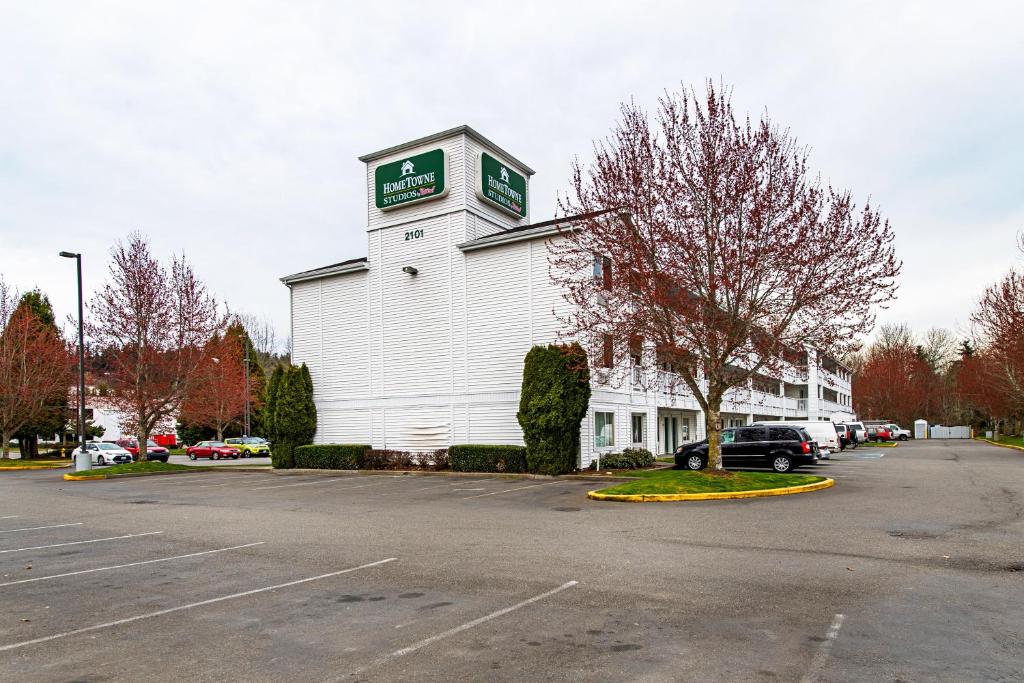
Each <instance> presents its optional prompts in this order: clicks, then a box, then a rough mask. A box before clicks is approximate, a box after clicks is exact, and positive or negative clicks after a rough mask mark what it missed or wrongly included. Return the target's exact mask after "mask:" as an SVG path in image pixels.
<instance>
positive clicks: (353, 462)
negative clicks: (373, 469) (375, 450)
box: [294, 443, 370, 470]
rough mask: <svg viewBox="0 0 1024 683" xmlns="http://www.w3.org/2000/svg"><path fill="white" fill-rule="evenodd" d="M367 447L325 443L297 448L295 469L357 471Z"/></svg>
mask: <svg viewBox="0 0 1024 683" xmlns="http://www.w3.org/2000/svg"><path fill="white" fill-rule="evenodd" d="M368 450H370V446H369V445H365V444H348V443H327V444H311V445H306V446H299V447H298V448H296V449H295V456H294V459H295V467H299V468H304V469H314V470H357V469H359V461H360V459H361V458H362V457H363V454H364V453H366V452H367V451H368Z"/></svg>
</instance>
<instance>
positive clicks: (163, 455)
mask: <svg viewBox="0 0 1024 683" xmlns="http://www.w3.org/2000/svg"><path fill="white" fill-rule="evenodd" d="M117 445H118V446H120V447H121V448H123V449H125V450H126V451H128V452H129V453H131V454H132V458H133V459H135V460H138V458H139V441H138V439H118V440H117ZM146 457H147V458H149V459H150V460H159V461H161V462H167V459H168V458H169V457H171V454H170V452H169V451H168V450H167V449H166V448H164V447H163V446H158V445H157V443H156V442H155V441H153V439H149V440H148V441H146Z"/></svg>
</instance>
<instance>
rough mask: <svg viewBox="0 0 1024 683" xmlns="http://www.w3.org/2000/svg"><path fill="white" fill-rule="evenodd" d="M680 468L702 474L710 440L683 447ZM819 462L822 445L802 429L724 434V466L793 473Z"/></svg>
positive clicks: (735, 430) (737, 430) (759, 429)
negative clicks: (751, 467)
mask: <svg viewBox="0 0 1024 683" xmlns="http://www.w3.org/2000/svg"><path fill="white" fill-rule="evenodd" d="M675 459H676V468H677V469H687V470H702V469H704V468H705V467H707V464H708V440H707V439H704V440H703V441H698V442H696V443H691V444H687V445H685V446H680V447H679V448H677V449H676V454H675ZM816 462H818V444H817V442H815V441H814V439H812V438H811V435H810V434H808V433H807V432H806V431H805V430H804V429H802V428H800V427H784V426H779V427H767V426H765V427H760V426H758V427H736V428H732V429H723V430H722V463H723V464H725V465H730V466H744V465H745V466H748V467H750V466H753V467H764V466H767V467H771V468H772V469H773V470H775V471H776V472H792V471H793V470H795V469H796V468H797V467H799V466H800V465H813V464H814V463H816Z"/></svg>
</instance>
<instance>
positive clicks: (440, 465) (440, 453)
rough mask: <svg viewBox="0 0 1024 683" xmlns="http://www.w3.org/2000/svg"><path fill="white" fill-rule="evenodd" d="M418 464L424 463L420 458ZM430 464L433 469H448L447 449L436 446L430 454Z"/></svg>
mask: <svg viewBox="0 0 1024 683" xmlns="http://www.w3.org/2000/svg"><path fill="white" fill-rule="evenodd" d="M420 464H421V465H422V464H424V463H423V462H422V460H421V461H420ZM430 464H431V465H433V466H434V469H435V470H444V469H448V449H447V448H438V449H437V450H436V451H434V452H433V453H431V455H430Z"/></svg>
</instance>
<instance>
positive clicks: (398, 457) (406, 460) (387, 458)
mask: <svg viewBox="0 0 1024 683" xmlns="http://www.w3.org/2000/svg"><path fill="white" fill-rule="evenodd" d="M412 464H413V459H412V454H411V453H409V451H396V450H392V449H388V448H380V449H372V450H368V451H366V452H365V453H363V455H362V457H361V458H360V460H359V469H361V470H407V469H411V468H412Z"/></svg>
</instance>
